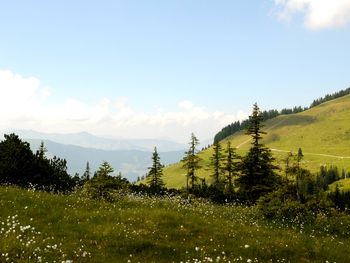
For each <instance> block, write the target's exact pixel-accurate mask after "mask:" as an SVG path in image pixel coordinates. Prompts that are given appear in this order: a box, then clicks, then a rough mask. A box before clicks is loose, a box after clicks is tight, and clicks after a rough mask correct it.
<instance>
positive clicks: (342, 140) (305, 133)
mask: <svg viewBox="0 0 350 263" xmlns="http://www.w3.org/2000/svg"><path fill="white" fill-rule="evenodd" d="M264 130H265V131H266V132H267V135H266V136H265V138H264V143H265V144H266V145H267V146H268V147H269V148H270V149H272V153H273V155H274V157H275V158H276V163H277V164H279V166H280V167H281V168H282V169H283V168H284V160H285V158H286V156H287V153H288V152H293V153H294V154H296V153H297V152H298V149H299V147H300V148H301V149H302V150H303V153H304V160H303V163H302V165H303V167H304V168H306V169H309V170H310V171H312V172H314V173H315V172H317V171H318V170H319V167H320V166H321V165H328V166H330V165H334V166H337V167H338V168H339V169H340V170H341V169H345V170H346V171H350V95H348V96H344V97H341V98H338V99H335V100H332V101H328V102H326V103H323V104H321V105H319V106H317V107H314V108H311V109H309V110H307V111H305V112H302V113H298V114H291V115H281V116H278V117H277V118H274V119H271V120H269V121H267V122H266V123H265V127H264ZM228 140H229V141H231V145H232V146H234V147H237V152H238V153H239V154H241V155H244V154H245V153H246V152H247V150H248V149H249V147H250V141H249V136H247V135H245V134H244V132H240V133H237V134H234V135H233V136H231V137H229V138H227V139H225V140H224V141H222V144H223V145H225V144H226V142H227V141H228ZM211 155H212V149H211V148H210V149H208V150H205V151H203V152H201V153H200V156H201V157H202V158H203V159H204V161H203V166H204V167H206V168H207V164H208V163H209V157H210V156H211ZM185 172H186V171H185V170H183V169H182V168H181V164H174V165H171V166H168V167H167V168H166V169H165V170H164V181H165V182H166V184H167V186H168V187H175V188H181V187H183V186H184V185H185V178H186V177H185ZM210 173H211V172H210V170H206V169H201V170H199V171H198V176H199V177H203V178H206V179H207V181H209V182H210V180H211V179H210Z"/></svg>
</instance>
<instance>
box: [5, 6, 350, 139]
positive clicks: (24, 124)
mask: <svg viewBox="0 0 350 263" xmlns="http://www.w3.org/2000/svg"><path fill="white" fill-rule="evenodd" d="M0 12H1V15H0V34H1V36H2V39H4V40H6V41H1V42H0V94H1V96H0V119H1V124H0V130H6V129H28V130H29V129H32V130H36V131H40V132H45V133H78V132H89V133H91V134H94V135H96V136H103V137H108V138H133V139H136V138H146V139H147V138H153V139H154V138H162V139H167V140H173V141H176V142H181V143H186V142H187V141H188V140H189V137H190V134H191V132H194V133H195V134H196V135H197V137H198V138H200V139H201V140H207V139H209V138H213V136H214V135H215V133H216V132H218V131H219V130H221V128H223V127H224V126H225V125H227V124H229V123H231V122H234V121H236V120H242V119H245V118H247V117H248V115H249V113H250V111H251V108H252V104H253V103H255V102H257V103H258V104H259V106H260V108H261V109H262V110H269V109H282V108H284V107H293V106H299V105H300V106H303V107H304V106H309V105H310V103H311V102H312V100H313V99H315V98H318V97H321V96H324V95H325V94H329V93H334V92H336V91H339V90H341V89H345V88H348V87H349V86H350V81H349V78H348V61H350V53H349V52H348V46H349V43H350V32H349V31H350V26H349V25H350V24H349V23H350V2H349V1H346V0H337V1H317V0H275V1H270V0H263V1H239V2H237V1H236V2H232V1H228V0H224V1H220V2H215V3H214V2H212V1H199V0H195V1H190V2H189V1H184V0H181V1H176V2H164V1H146V2H145V1H136V2H130V1H99V2H89V3H87V2H86V1H74V2H70V1H60V2H57V3H45V2H43V1H39V0H34V1H30V2H18V1H11V2H5V3H3V4H2V7H1V11H0Z"/></svg>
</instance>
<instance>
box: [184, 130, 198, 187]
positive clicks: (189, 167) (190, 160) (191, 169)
mask: <svg viewBox="0 0 350 263" xmlns="http://www.w3.org/2000/svg"><path fill="white" fill-rule="evenodd" d="M198 144H199V140H198V139H197V137H196V136H195V135H194V134H193V133H192V134H191V141H190V143H189V145H190V148H189V149H188V151H186V152H185V157H184V158H183V159H182V162H183V166H182V167H183V168H184V169H186V171H187V173H186V189H187V190H189V186H188V181H189V180H191V187H192V189H193V187H194V183H195V181H196V170H198V169H200V168H201V165H200V164H199V162H200V161H201V158H199V157H198V155H197V148H196V147H197V146H198Z"/></svg>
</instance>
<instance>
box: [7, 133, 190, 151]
mask: <svg viewBox="0 0 350 263" xmlns="http://www.w3.org/2000/svg"><path fill="white" fill-rule="evenodd" d="M11 132H14V133H15V134H17V135H18V136H19V137H21V138H26V139H38V140H50V141H53V142H56V143H61V144H67V145H76V146H81V147H85V148H94V149H101V150H139V151H153V149H154V147H155V146H157V149H158V150H159V151H161V152H170V151H179V150H183V149H186V148H187V145H185V144H181V143H177V142H174V141H170V140H160V139H107V138H102V137H98V136H95V135H92V134H90V133H87V132H80V133H68V134H59V133H42V132H37V131H33V130H8V131H5V133H11Z"/></svg>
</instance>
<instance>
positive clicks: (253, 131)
mask: <svg viewBox="0 0 350 263" xmlns="http://www.w3.org/2000/svg"><path fill="white" fill-rule="evenodd" d="M262 118H263V117H262V115H261V112H260V109H259V107H258V105H257V104H256V103H255V104H254V107H253V112H252V115H251V116H249V126H248V129H247V132H246V134H248V135H250V136H251V137H252V143H251V148H250V149H249V151H248V153H247V154H246V156H245V157H244V158H243V160H242V166H241V175H240V176H239V178H238V179H237V180H236V182H237V184H238V186H239V187H240V192H241V193H242V194H243V195H245V196H246V198H247V199H248V201H249V202H251V203H255V202H256V200H257V199H259V197H261V196H263V195H264V194H266V193H269V192H271V191H273V190H274V189H275V188H276V184H277V183H278V182H279V181H280V180H279V177H278V176H277V175H276V173H275V172H274V170H275V169H277V167H276V166H275V165H274V164H273V161H274V158H273V157H272V154H271V151H270V150H269V149H268V148H267V147H265V145H264V144H262V143H261V139H262V135H263V134H266V133H265V132H264V131H262V130H261V129H262V127H263V125H262V124H261V122H262Z"/></svg>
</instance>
